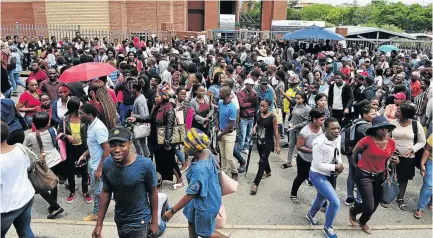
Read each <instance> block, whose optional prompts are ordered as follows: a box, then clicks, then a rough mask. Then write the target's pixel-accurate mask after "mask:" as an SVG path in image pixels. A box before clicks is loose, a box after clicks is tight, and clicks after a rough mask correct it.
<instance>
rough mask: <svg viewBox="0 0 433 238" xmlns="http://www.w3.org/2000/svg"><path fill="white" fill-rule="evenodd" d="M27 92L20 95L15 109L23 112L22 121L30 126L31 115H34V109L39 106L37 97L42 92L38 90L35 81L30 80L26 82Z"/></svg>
mask: <svg viewBox="0 0 433 238" xmlns="http://www.w3.org/2000/svg"><path fill="white" fill-rule="evenodd" d="M26 88H27V90H26V91H24V93H23V94H21V96H20V98H19V99H18V104H17V109H18V111H20V112H25V115H24V119H25V120H26V122H27V125H29V126H30V125H32V121H33V115H34V114H36V111H35V110H36V107H38V106H41V101H40V100H39V95H41V94H42V92H41V91H40V90H39V89H38V83H37V81H36V79H34V78H30V79H27V82H26Z"/></svg>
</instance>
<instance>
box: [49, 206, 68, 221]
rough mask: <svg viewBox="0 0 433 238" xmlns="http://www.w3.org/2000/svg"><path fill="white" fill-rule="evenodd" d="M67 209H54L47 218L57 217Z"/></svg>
mask: <svg viewBox="0 0 433 238" xmlns="http://www.w3.org/2000/svg"><path fill="white" fill-rule="evenodd" d="M64 211H65V210H64V209H63V208H59V210H57V211H53V212H52V213H51V214H50V215H48V216H47V219H55V218H56V217H57V216H58V215H60V214H62V213H63V212H64Z"/></svg>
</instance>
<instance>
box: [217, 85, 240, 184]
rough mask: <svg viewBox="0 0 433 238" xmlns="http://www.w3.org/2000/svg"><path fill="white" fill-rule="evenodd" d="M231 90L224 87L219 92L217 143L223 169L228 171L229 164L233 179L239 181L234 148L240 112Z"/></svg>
mask: <svg viewBox="0 0 433 238" xmlns="http://www.w3.org/2000/svg"><path fill="white" fill-rule="evenodd" d="M230 94H231V89H230V87H228V86H223V87H221V89H220V92H219V98H220V101H219V102H218V117H217V123H216V125H217V130H218V136H217V141H218V144H219V148H220V156H221V167H222V168H221V169H222V170H223V171H226V170H227V164H229V167H230V171H231V175H232V178H233V179H234V180H237V179H238V170H237V167H236V162H235V159H234V157H233V148H234V145H235V141H236V120H237V114H238V111H237V109H236V106H235V104H234V102H233V101H232V98H231V97H230Z"/></svg>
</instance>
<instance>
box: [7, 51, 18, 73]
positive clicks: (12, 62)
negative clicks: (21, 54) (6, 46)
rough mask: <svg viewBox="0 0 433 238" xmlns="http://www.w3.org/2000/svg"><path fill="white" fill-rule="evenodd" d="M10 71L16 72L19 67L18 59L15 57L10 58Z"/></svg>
mask: <svg viewBox="0 0 433 238" xmlns="http://www.w3.org/2000/svg"><path fill="white" fill-rule="evenodd" d="M7 67H8V71H11V70H14V69H15V68H16V67H17V59H16V58H15V56H12V55H11V56H9V58H8V66H7Z"/></svg>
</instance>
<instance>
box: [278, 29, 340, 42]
mask: <svg viewBox="0 0 433 238" xmlns="http://www.w3.org/2000/svg"><path fill="white" fill-rule="evenodd" d="M282 39H283V40H344V37H342V36H341V35H339V34H337V33H335V32H332V31H329V30H326V29H324V28H322V27H318V26H310V27H307V28H304V29H300V30H297V31H294V32H291V33H287V34H285V35H284V36H283V37H282Z"/></svg>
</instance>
